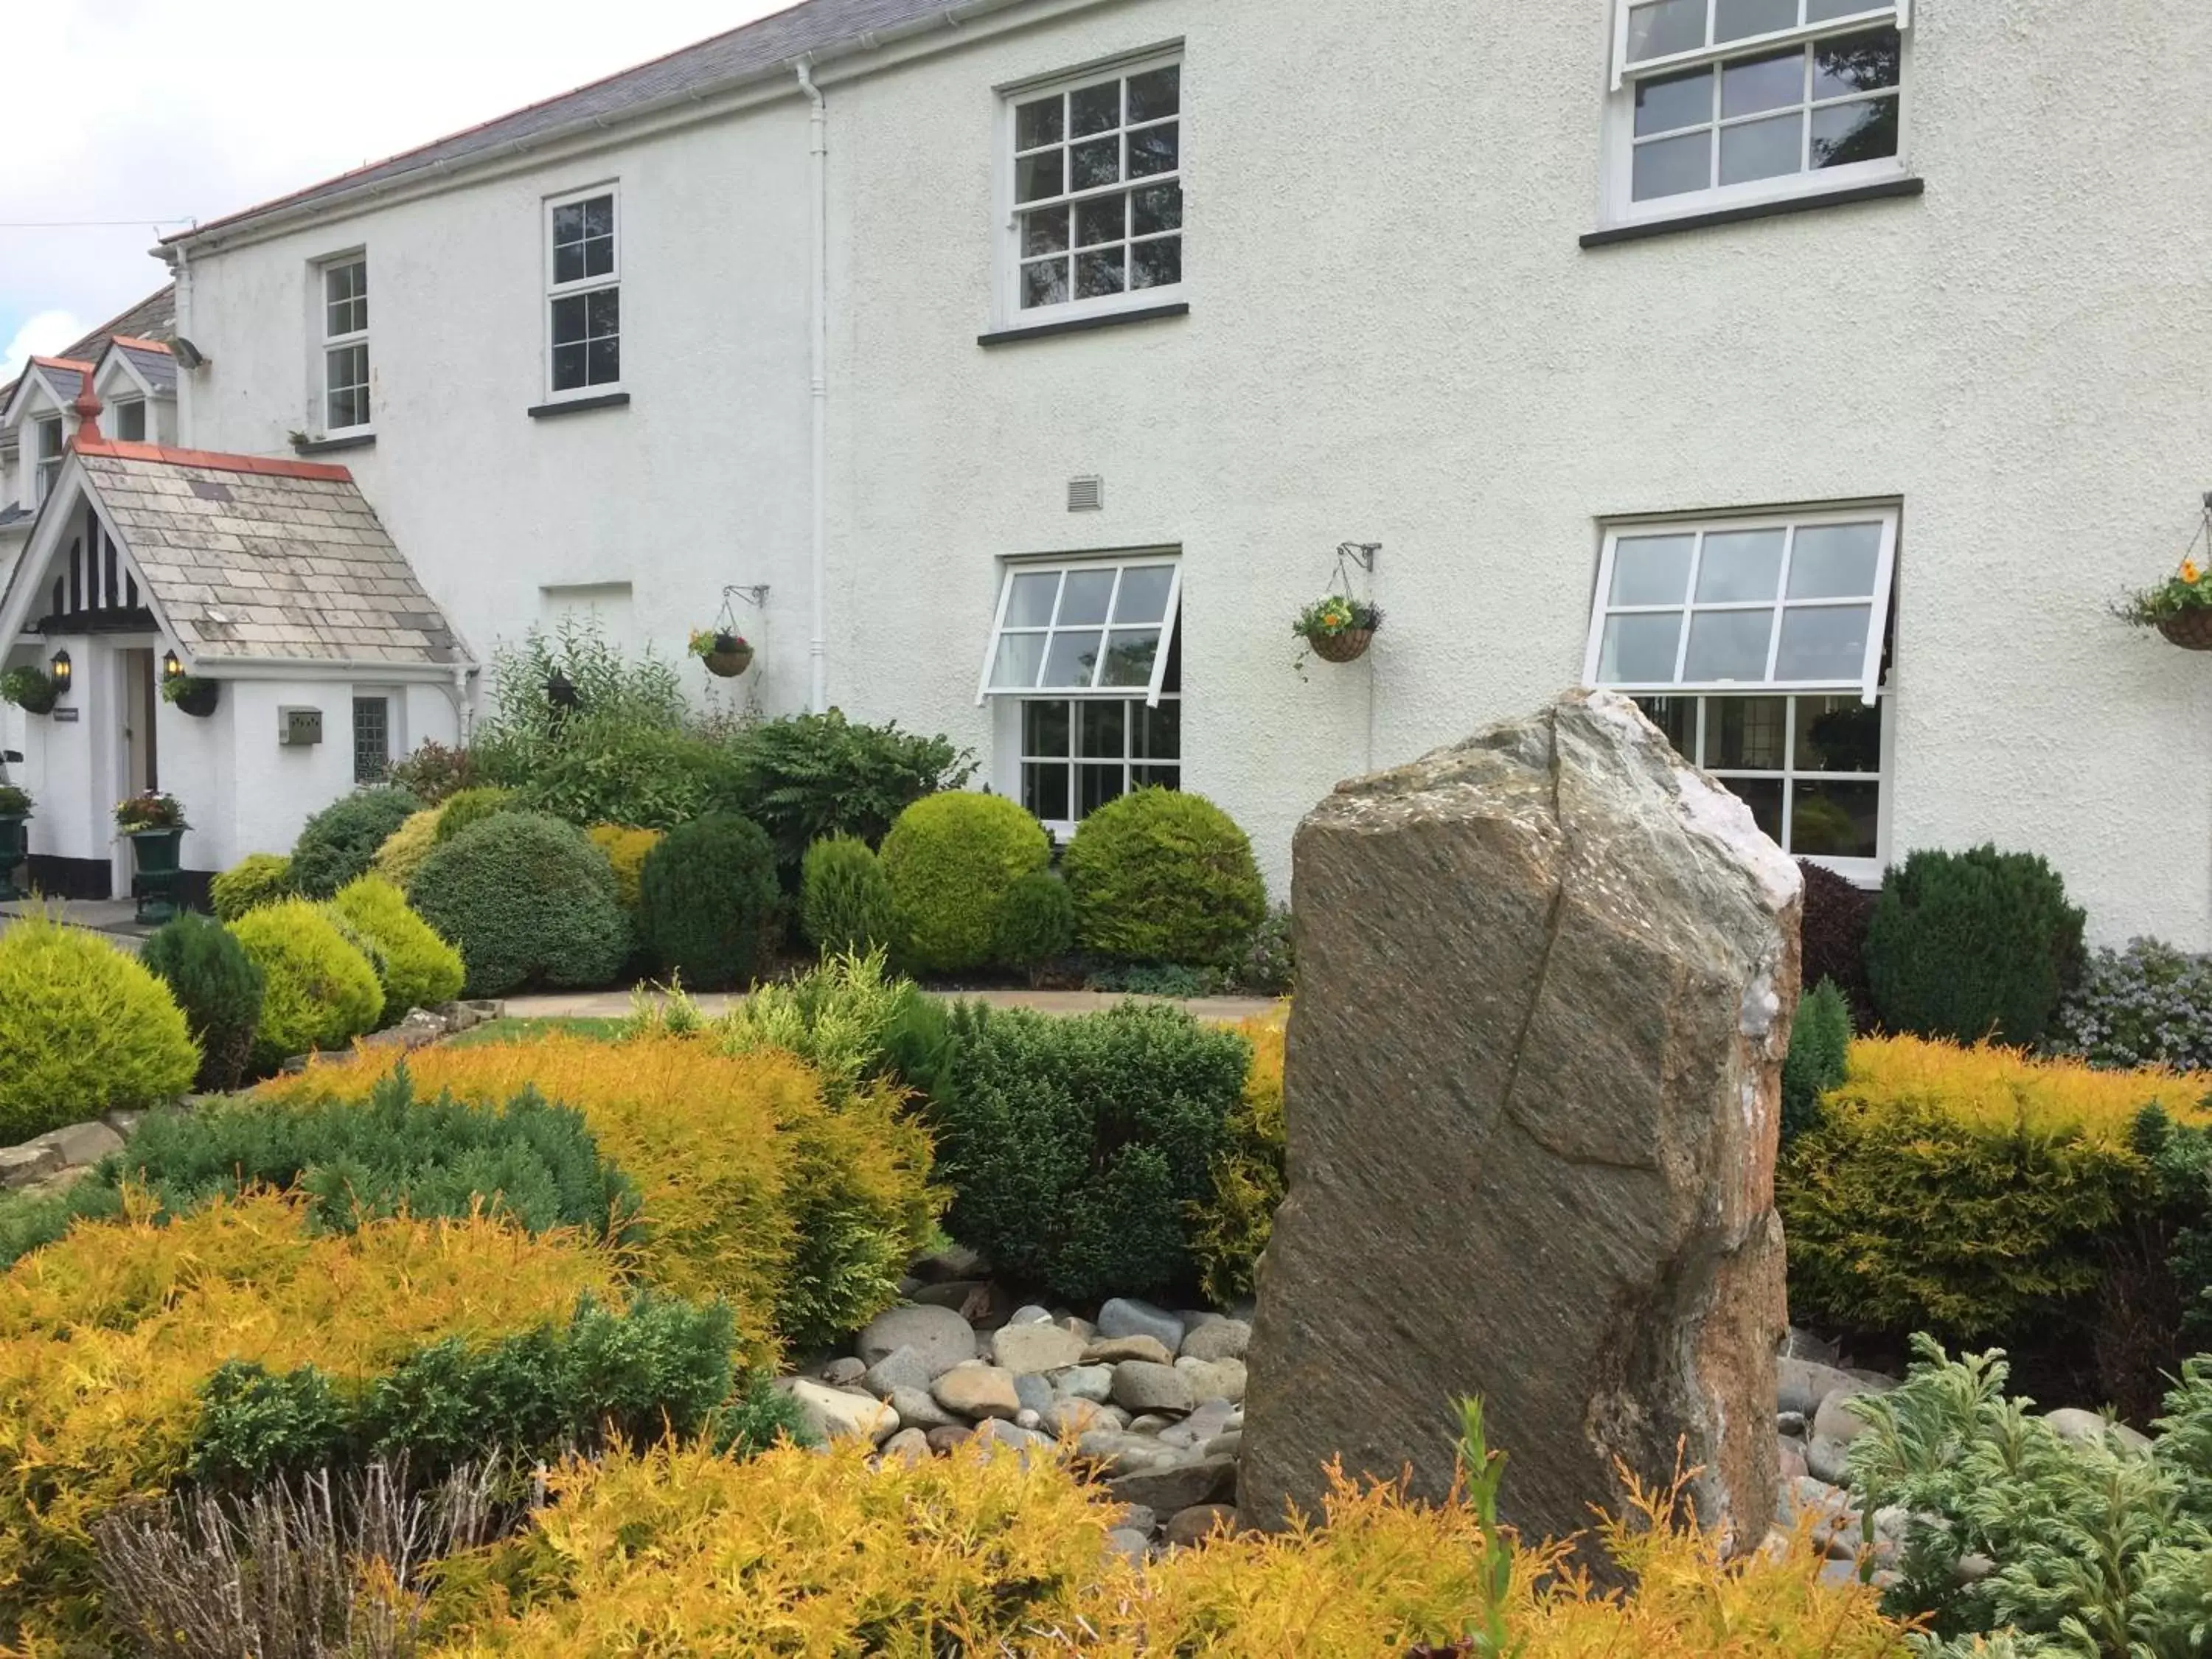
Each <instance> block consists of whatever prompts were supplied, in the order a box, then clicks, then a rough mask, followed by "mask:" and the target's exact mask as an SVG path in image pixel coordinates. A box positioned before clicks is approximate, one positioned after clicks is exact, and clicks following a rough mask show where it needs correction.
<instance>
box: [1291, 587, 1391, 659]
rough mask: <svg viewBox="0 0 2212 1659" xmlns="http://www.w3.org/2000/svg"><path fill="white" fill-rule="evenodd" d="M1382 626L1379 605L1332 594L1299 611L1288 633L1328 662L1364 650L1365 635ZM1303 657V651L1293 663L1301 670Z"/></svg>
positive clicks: (1365, 644)
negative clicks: (1295, 662) (1303, 642)
mask: <svg viewBox="0 0 2212 1659" xmlns="http://www.w3.org/2000/svg"><path fill="white" fill-rule="evenodd" d="M1382 626H1383V608H1382V607H1381V606H1380V605H1370V604H1369V603H1368V602H1367V601H1366V600H1365V599H1349V598H1346V596H1345V595H1344V594H1341V593H1331V594H1328V596H1327V597H1325V598H1322V599H1316V600H1315V601H1314V602H1313V603H1312V604H1311V605H1308V606H1307V607H1306V608H1305V609H1304V610H1303V611H1299V612H1298V616H1297V621H1296V622H1294V623H1291V633H1292V634H1293V635H1296V636H1297V638H1299V639H1302V640H1304V641H1305V642H1306V647H1307V649H1308V650H1310V651H1312V652H1314V653H1316V655H1318V656H1322V657H1325V658H1327V659H1328V660H1330V661H1331V662H1350V661H1352V660H1353V659H1355V658H1357V657H1358V656H1359V655H1361V654H1362V653H1364V652H1365V650H1366V649H1367V635H1370V634H1372V633H1374V632H1375V630H1376V629H1378V628H1380V627H1382ZM1305 660H1306V657H1305V652H1304V651H1301V652H1300V653H1298V659H1297V668H1298V669H1299V671H1301V672H1303V671H1304V668H1305Z"/></svg>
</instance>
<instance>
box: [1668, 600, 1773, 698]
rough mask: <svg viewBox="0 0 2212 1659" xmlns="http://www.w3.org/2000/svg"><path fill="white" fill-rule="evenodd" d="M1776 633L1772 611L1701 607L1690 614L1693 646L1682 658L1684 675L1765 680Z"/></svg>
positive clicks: (1699, 677)
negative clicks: (1701, 608) (1715, 609)
mask: <svg viewBox="0 0 2212 1659" xmlns="http://www.w3.org/2000/svg"><path fill="white" fill-rule="evenodd" d="M1773 637H1774V613H1773V612H1772V611H1699V612H1698V613H1697V615H1695V616H1693V617H1691V618H1690V649H1689V651H1688V653H1686V655H1685V656H1684V657H1683V659H1682V678H1684V679H1686V680H1751V681H1753V682H1757V681H1759V680H1764V679H1765V678H1766V647H1767V642H1768V641H1770V640H1771V639H1772V638H1773Z"/></svg>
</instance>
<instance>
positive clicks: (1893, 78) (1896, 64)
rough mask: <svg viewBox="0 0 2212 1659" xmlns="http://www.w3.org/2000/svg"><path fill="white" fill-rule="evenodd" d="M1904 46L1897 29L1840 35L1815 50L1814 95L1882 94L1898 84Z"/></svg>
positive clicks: (1836, 96) (1820, 96)
mask: <svg viewBox="0 0 2212 1659" xmlns="http://www.w3.org/2000/svg"><path fill="white" fill-rule="evenodd" d="M1904 50H1905V49H1904V45H1903V43H1902V41H1901V40H1899V36H1898V33H1897V31H1896V30H1895V29H1869V30H1868V31H1867V32H1866V33H1864V34H1844V35H1838V37H1837V38H1836V39H1835V40H1822V41H1819V42H1817V43H1816V44H1815V45H1814V47H1813V96H1814V98H1816V99H1819V98H1841V97H1843V96H1844V95H1845V94H1850V93H1854V92H1881V91H1885V90H1887V88H1891V87H1894V86H1895V85H1896V84H1897V82H1898V75H1899V68H1900V60H1901V59H1902V58H1903V56H1904Z"/></svg>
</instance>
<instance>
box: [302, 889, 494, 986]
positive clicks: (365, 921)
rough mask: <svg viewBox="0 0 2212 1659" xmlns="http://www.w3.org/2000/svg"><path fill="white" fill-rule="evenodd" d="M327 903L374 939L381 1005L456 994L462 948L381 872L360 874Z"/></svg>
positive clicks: (462, 974)
mask: <svg viewBox="0 0 2212 1659" xmlns="http://www.w3.org/2000/svg"><path fill="white" fill-rule="evenodd" d="M331 907H332V908H334V909H336V910H337V913H338V914H339V915H341V916H343V917H344V918H345V919H346V921H349V922H350V923H351V924H352V925H353V926H354V927H356V928H357V929H359V930H360V931H361V932H362V933H366V934H367V935H368V937H369V938H370V939H374V941H375V942H376V946H377V951H376V957H375V963H376V970H377V977H378V979H379V981H380V982H381V983H382V985H383V987H384V1003H385V1006H386V1009H387V1010H388V1011H389V1012H392V1013H393V1014H395V1015H396V1014H399V1013H402V1012H404V1011H405V1010H407V1009H410V1008H435V1007H436V1006H438V1005H439V1004H440V1003H441V1002H451V1001H452V1000H453V999H454V998H455V997H457V996H459V994H461V981H462V980H463V979H464V978H465V977H466V974H465V969H464V967H463V965H462V963H461V953H460V952H459V951H456V950H455V949H454V948H453V946H452V945H448V944H447V943H446V941H445V940H444V939H441V938H439V937H438V935H437V933H436V932H435V930H434V929H433V928H432V927H430V925H429V923H428V922H426V921H423V920H422V917H421V916H419V915H416V913H415V912H414V911H413V910H411V909H410V908H408V905H407V896H406V895H405V894H404V893H402V892H401V891H400V890H398V888H397V887H394V886H393V885H392V884H391V883H390V882H388V881H386V880H385V879H384V878H383V877H381V876H363V877H362V878H361V879H360V880H358V881H354V882H349V883H348V884H346V885H345V886H343V887H342V888H340V889H339V890H338V894H337V897H336V898H335V899H333V900H331Z"/></svg>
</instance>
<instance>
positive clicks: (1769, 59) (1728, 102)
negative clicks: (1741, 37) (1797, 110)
mask: <svg viewBox="0 0 2212 1659" xmlns="http://www.w3.org/2000/svg"><path fill="white" fill-rule="evenodd" d="M1804 101H1805V48H1804V47H1802V46H1792V47H1790V50H1789V51H1787V52H1773V53H1771V54H1769V55H1768V56H1766V57H1765V58H1740V59H1738V60H1737V61H1736V62H1735V63H1733V64H1727V65H1725V66H1724V67H1723V69H1722V70H1721V113H1722V114H1723V115H1724V116H1729V117H1731V118H1733V117H1735V116H1738V115H1756V114H1758V113H1759V112H1760V111H1761V110H1768V109H1788V108H1789V107H1790V106H1791V105H1793V104H1802V103H1803V102H1804Z"/></svg>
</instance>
